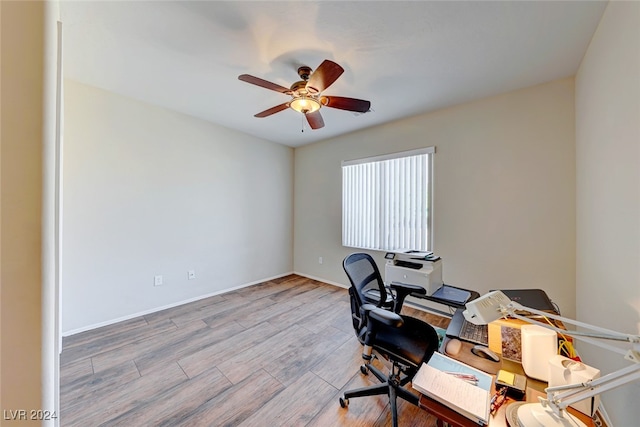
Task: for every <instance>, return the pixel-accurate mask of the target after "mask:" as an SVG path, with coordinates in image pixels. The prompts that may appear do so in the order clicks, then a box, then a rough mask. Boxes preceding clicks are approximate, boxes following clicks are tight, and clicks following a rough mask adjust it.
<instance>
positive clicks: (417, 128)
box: [294, 79, 575, 316]
mask: <svg viewBox="0 0 640 427" xmlns="http://www.w3.org/2000/svg"><path fill="white" fill-rule="evenodd" d="M573 83H574V82H573V79H565V80H560V81H555V82H551V83H547V84H543V85H539V86H535V87H531V88H528V89H524V90H520V91H517V92H512V93H507V94H504V95H500V96H496V97H492V98H488V99H483V100H480V101H477V102H473V103H469V104H465V105H460V106H457V107H453V108H449V109H446V110H441V111H437V112H434V113H430V114H424V115H420V116H417V117H413V118H410V119H406V120H402V121H399V122H395V123H390V124H387V125H384V126H380V127H376V128H374V129H369V130H364V131H361V132H356V133H353V134H350V135H346V136H343V137H339V138H335V139H332V140H328V141H324V142H320V143H317V144H313V145H309V146H305V147H301V148H297V149H296V152H295V194H294V206H295V213H294V217H295V227H294V230H295V231H294V241H295V245H294V248H295V250H294V269H295V271H297V272H300V273H303V274H306V275H309V276H313V277H317V278H321V279H324V280H328V281H331V282H336V283H342V284H346V283H348V282H347V279H346V277H345V275H344V272H343V271H342V267H341V262H342V259H343V258H344V257H345V256H346V255H347V254H348V253H350V252H351V251H352V249H349V248H344V247H342V245H341V234H340V233H341V231H340V230H341V169H340V162H341V161H342V160H347V159H354V158H360V157H366V156H373V155H378V154H384V153H390V152H396V151H402V150H408V149H413V148H419V147H426V146H432V145H434V146H436V154H435V163H434V164H435V166H434V169H435V195H434V222H435V224H434V252H435V253H436V254H438V255H440V256H442V258H443V270H444V280H445V282H446V283H450V284H453V285H457V286H462V287H466V288H469V289H475V290H477V291H478V292H480V293H484V292H486V291H488V290H489V289H495V288H543V289H545V290H546V291H547V293H548V294H549V296H550V297H551V298H552V299H553V300H554V301H555V302H557V303H558V304H559V306H560V307H561V309H562V311H563V313H564V314H566V315H569V316H573V315H574V314H575V202H574V200H575V199H574V197H575V161H574V152H575V143H574V141H575V135H574V105H573V101H574V88H573ZM382 255H383V254H382V253H376V254H375V256H376V257H377V259H378V260H379V261H380V265H381V266H382ZM318 257H323V261H324V262H323V264H322V265H321V264H319V263H318Z"/></svg>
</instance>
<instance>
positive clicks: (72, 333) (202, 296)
mask: <svg viewBox="0 0 640 427" xmlns="http://www.w3.org/2000/svg"><path fill="white" fill-rule="evenodd" d="M290 274H297V273H294V272H292V271H290V272H287V273H283V274H279V275H277V276H273V277H267V278H265V279H260V280H256V281H254V282H249V283H245V284H242V285H239V286H234V287H232V288H226V289H222V290H219V291H215V292H211V293H208V294H205V295H199V296H197V297H193V298H189V299H186V300H183V301H178V302H175V303H171V304H167V305H163V306H161V307H156V308H152V309H149V310H145V311H140V312H138V313H133V314H129V315H126V316H122V317H118V318H117V319H111V320H107V321H104V322H100V323H95V324H93V325H89V326H84V327H82V328H78V329H73V330H71V331H66V332H62V336H63V337H68V336H71V335H75V334H79V333H81V332H86V331H90V330H92V329H97V328H101V327H103V326H109V325H113V324H114V323H119V322H124V321H125V320H130V319H134V318H136V317H140V316H144V315H147V314H151V313H155V312H157V311H162V310H166V309H168V308H173V307H177V306H179V305H183V304H188V303H190V302H195V301H199V300H201V299H205V298H209V297H213V296H216V295H220V294H224V293H227V292H231V291H235V290H237V289H242V288H246V287H247V286H253V285H257V284H258V283H262V282H268V281H269V280H273V279H278V278H280V277H284V276H288V275H290ZM300 276H302V274H300ZM305 277H308V276H305Z"/></svg>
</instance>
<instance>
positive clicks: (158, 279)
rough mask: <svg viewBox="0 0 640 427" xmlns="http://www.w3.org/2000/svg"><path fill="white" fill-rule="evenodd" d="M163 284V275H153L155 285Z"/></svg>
mask: <svg viewBox="0 0 640 427" xmlns="http://www.w3.org/2000/svg"><path fill="white" fill-rule="evenodd" d="M160 285H162V276H154V277H153V286H160Z"/></svg>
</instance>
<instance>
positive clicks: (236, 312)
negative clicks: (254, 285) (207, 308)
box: [202, 297, 277, 326]
mask: <svg viewBox="0 0 640 427" xmlns="http://www.w3.org/2000/svg"><path fill="white" fill-rule="evenodd" d="M276 304H277V303H276V302H275V301H273V300H272V299H270V298H268V297H267V298H259V299H257V300H252V299H249V298H244V297H243V298H234V299H229V300H228V301H227V302H225V304H219V305H220V307H219V308H218V309H217V310H215V312H212V313H208V315H207V316H205V317H203V318H202V320H203V321H204V322H205V323H206V324H207V325H209V326H211V325H214V324H215V323H218V322H221V321H225V320H226V319H233V320H236V321H238V322H241V321H244V320H246V318H248V317H251V316H252V315H253V314H254V313H257V312H260V311H262V310H265V309H268V308H274V306H275V305H276Z"/></svg>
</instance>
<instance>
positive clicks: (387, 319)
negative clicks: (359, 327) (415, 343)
mask: <svg viewBox="0 0 640 427" xmlns="http://www.w3.org/2000/svg"><path fill="white" fill-rule="evenodd" d="M369 319H371V320H375V321H376V322H379V323H382V324H383V325H386V326H392V327H394V328H399V327H400V326H402V325H403V324H404V320H402V317H400V315H399V314H396V313H394V312H392V311H389V310H384V309H382V308H375V309H373V310H371V311H370V312H369Z"/></svg>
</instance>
